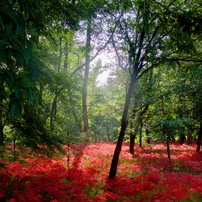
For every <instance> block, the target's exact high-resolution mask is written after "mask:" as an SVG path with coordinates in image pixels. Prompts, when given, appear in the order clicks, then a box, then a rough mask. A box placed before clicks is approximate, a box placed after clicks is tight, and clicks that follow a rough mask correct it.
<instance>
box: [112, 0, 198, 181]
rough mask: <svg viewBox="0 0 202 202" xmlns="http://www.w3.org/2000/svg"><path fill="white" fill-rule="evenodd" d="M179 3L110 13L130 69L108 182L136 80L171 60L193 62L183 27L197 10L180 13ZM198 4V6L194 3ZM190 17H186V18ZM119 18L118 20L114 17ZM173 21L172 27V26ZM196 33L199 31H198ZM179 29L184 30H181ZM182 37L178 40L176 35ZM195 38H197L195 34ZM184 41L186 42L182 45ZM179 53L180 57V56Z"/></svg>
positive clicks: (126, 6)
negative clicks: (115, 24)
mask: <svg viewBox="0 0 202 202" xmlns="http://www.w3.org/2000/svg"><path fill="white" fill-rule="evenodd" d="M181 4H182V3H180V2H179V1H174V2H173V1H169V2H163V3H160V2H156V1H137V2H135V3H134V2H132V1H124V2H123V3H122V4H119V5H117V6H118V7H119V9H120V10H121V12H119V13H117V12H116V14H115V13H113V12H111V16H112V17H113V18H114V20H115V23H117V24H118V27H119V33H121V34H122V38H123V39H124V43H126V44H127V47H128V56H129V60H130V63H131V64H132V65H131V77H130V85H129V88H128V92H127V95H126V102H125V105H124V110H123V114H122V120H121V129H120V133H119V137H118V141H117V145H116V148H115V151H114V156H113V159H112V163H111V168H110V173H109V178H110V179H113V178H114V177H115V175H116V172H117V165H118V159H119V154H120V151H121V146H122V142H123V139H124V135H125V131H126V128H127V115H128V109H129V106H130V99H131V96H132V94H133V90H134V84H135V82H136V80H137V79H138V78H141V76H142V75H143V74H144V73H145V72H147V71H149V70H150V69H152V68H153V67H154V66H158V65H159V64H160V63H163V62H165V61H172V60H182V58H183V60H185V61H186V60H195V57H194V55H191V54H190V55H187V53H191V51H192V50H193V49H194V46H193V44H194V41H193V40H192V38H191V37H190V33H191V32H192V28H191V27H187V25H186V24H184V22H185V21H187V20H190V18H192V17H193V11H194V10H195V11H196V10H197V9H199V6H198V7H197V8H193V7H189V6H190V4H189V3H188V4H187V5H185V6H184V7H185V8H186V9H184V10H183V12H182V13H181V10H180V9H179V8H180V5H181ZM196 4H197V2H196ZM190 12H191V13H192V15H190V16H189V17H187V15H188V14H190ZM118 14H119V16H118V17H117V15H118ZM173 21H174V22H175V23H173ZM196 26H197V31H198V30H199V29H201V28H198V24H196ZM179 27H180V28H181V27H183V30H182V29H180V30H179ZM179 32H180V34H181V38H180V39H179V38H178V37H177V35H179ZM195 34H197V33H196V32H195ZM185 40H186V41H185ZM181 51H182V53H181Z"/></svg>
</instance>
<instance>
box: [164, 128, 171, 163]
mask: <svg viewBox="0 0 202 202" xmlns="http://www.w3.org/2000/svg"><path fill="white" fill-rule="evenodd" d="M163 134H164V135H165V137H166V146H167V155H168V160H169V162H171V155H170V136H169V135H168V134H167V131H166V126H165V125H163Z"/></svg>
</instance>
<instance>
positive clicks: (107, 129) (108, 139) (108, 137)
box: [106, 121, 111, 142]
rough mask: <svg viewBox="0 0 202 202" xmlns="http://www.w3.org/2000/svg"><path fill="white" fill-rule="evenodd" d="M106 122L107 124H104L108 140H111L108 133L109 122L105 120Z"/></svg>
mask: <svg viewBox="0 0 202 202" xmlns="http://www.w3.org/2000/svg"><path fill="white" fill-rule="evenodd" d="M106 124H107V125H106V131H107V138H108V142H111V138H110V134H109V123H108V121H107V123H106Z"/></svg>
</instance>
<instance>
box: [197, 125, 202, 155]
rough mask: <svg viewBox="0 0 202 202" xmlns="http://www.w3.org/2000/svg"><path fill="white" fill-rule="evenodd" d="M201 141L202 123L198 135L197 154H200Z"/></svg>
mask: <svg viewBox="0 0 202 202" xmlns="http://www.w3.org/2000/svg"><path fill="white" fill-rule="evenodd" d="M201 139H202V123H200V129H199V133H198V139H197V147H196V152H200V149H201Z"/></svg>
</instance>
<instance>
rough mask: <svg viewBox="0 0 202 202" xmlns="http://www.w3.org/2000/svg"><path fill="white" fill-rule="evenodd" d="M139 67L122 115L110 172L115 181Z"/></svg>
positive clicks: (135, 68) (134, 72)
mask: <svg viewBox="0 0 202 202" xmlns="http://www.w3.org/2000/svg"><path fill="white" fill-rule="evenodd" d="M137 67H138V64H137V63H136V64H135V67H134V71H133V74H132V76H131V82H130V85H129V89H128V93H127V95H126V101H125V105H124V110H123V114H122V120H121V130H120V133H119V137H118V141H117V144H116V148H115V151H114V156H113V158H112V163H111V167H110V172H109V179H114V177H115V176H116V172H117V166H118V160H119V155H120V152H121V147H122V144H123V139H124V135H125V131H126V127H127V115H128V109H129V106H130V99H131V97H132V94H133V89H134V84H135V81H136V78H137V74H138V72H137Z"/></svg>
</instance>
